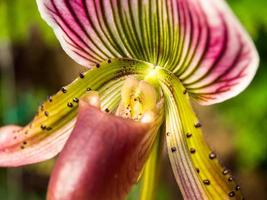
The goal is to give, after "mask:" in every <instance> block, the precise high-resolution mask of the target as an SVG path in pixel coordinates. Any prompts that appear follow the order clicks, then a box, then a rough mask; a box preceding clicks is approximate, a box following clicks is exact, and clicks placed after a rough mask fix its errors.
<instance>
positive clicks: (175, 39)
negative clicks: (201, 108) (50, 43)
mask: <svg viewBox="0 0 267 200" xmlns="http://www.w3.org/2000/svg"><path fill="white" fill-rule="evenodd" d="M37 4H38V7H39V10H40V12H41V15H42V17H43V18H44V19H45V20H46V21H47V22H48V24H49V25H50V26H51V27H52V28H53V29H54V31H55V34H56V36H57V37H58V39H59V41H60V43H61V45H62V47H63V49H64V50H65V51H66V52H67V54H68V55H70V56H71V57H72V58H73V59H74V60H75V61H76V62H78V63H79V64H81V65H83V66H86V67H87V68H89V69H90V70H89V71H87V72H86V73H81V74H80V76H79V77H78V78H77V79H76V80H75V81H74V82H73V83H71V84H70V85H68V86H66V87H63V88H62V89H61V90H60V91H59V92H58V93H57V94H56V95H54V96H52V97H49V99H48V100H47V101H46V102H45V103H44V104H42V105H41V106H40V109H39V111H38V114H37V115H36V117H35V118H34V119H33V121H32V122H31V123H29V124H28V125H27V126H25V127H17V126H7V127H3V128H2V129H0V165H1V166H6V167H14V166H22V165H26V164H31V163H36V162H40V161H43V160H46V159H50V158H52V157H54V156H55V155H57V154H58V153H59V152H60V151H61V150H62V149H63V151H62V153H61V154H60V156H59V159H58V161H57V163H56V166H55V169H54V171H53V173H52V176H51V180H50V184H49V191H48V199H51V200H54V199H56V200H57V199H64V200H66V199H81V200H83V199H98V200H99V199H100V200H101V199H124V198H125V196H126V194H127V193H128V191H129V189H130V188H131V186H132V185H133V184H134V183H136V181H137V180H139V177H140V175H142V180H143V181H142V183H143V184H142V190H141V196H140V197H141V199H146V200H149V199H153V190H154V186H155V185H154V179H155V178H154V176H155V173H156V170H157V166H158V165H159V154H160V153H159V149H160V144H161V140H162V139H165V140H166V143H167V148H168V155H169V158H170V161H171V165H172V169H173V172H174V175H175V178H176V181H177V183H178V185H179V188H180V190H181V192H182V194H183V197H184V199H198V200H199V199H242V198H243V197H242V194H241V192H240V187H239V186H238V185H236V184H235V183H234V181H233V178H232V176H231V175H230V174H229V171H228V170H227V169H225V168H223V167H222V166H221V165H220V163H219V161H218V159H217V156H216V154H215V153H214V152H213V151H211V149H210V148H209V147H208V146H207V144H206V143H205V141H204V138H203V135H202V131H201V124H200V123H199V121H198V119H197V117H196V115H195V113H194V111H193V110H192V107H191V104H190V97H191V98H192V99H194V100H195V101H197V102H198V103H200V104H202V105H210V104H214V103H219V102H222V101H224V100H227V99H229V98H231V97H234V96H236V95H238V94H239V93H240V92H241V91H243V90H244V89H245V88H246V87H247V86H248V84H249V83H250V82H251V80H252V78H253V77H254V75H255V72H256V70H257V66H258V62H259V59H258V54H257V51H256V49H255V47H254V45H253V43H252V41H251V39H250V38H249V36H248V35H247V33H246V32H245V31H244V29H243V28H242V26H241V25H240V23H239V22H238V20H237V19H236V17H235V16H234V15H233V13H232V12H231V10H230V9H229V7H228V6H227V5H226V3H225V2H224V1H223V0H128V1H126V0H37ZM78 105H80V106H79V107H80V108H79V111H78ZM92 105H93V106H92ZM100 110H102V111H106V113H105V112H101V111H100ZM115 115H116V116H115ZM125 118H126V119H125ZM74 127H75V128H74ZM163 132H164V133H166V134H164V137H161V136H162V134H161V133H163ZM145 163H146V164H145Z"/></svg>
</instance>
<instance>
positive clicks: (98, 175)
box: [47, 101, 157, 200]
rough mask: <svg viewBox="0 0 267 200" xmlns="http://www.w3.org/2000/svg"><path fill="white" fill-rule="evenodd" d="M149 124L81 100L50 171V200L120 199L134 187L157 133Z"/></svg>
mask: <svg viewBox="0 0 267 200" xmlns="http://www.w3.org/2000/svg"><path fill="white" fill-rule="evenodd" d="M150 129H151V124H143V123H139V122H135V121H133V120H126V119H123V118H120V117H115V116H113V115H110V114H107V113H104V112H101V111H100V110H98V109H97V108H95V107H92V106H89V105H88V104H87V103H85V102H83V101H81V103H80V109H79V113H78V118H77V122H76V125H75V128H74V130H73V132H72V134H71V136H70V138H69V139H68V142H67V143H66V145H65V147H64V149H63V151H62V152H61V154H60V156H59V159H58V160H57V162H56V166H55V168H54V170H53V172H52V175H51V179H50V183H49V189H48V197H47V198H48V199H49V200H72V199H79V200H87V199H91V200H107V199H109V200H120V199H124V198H125V196H126V194H127V193H128V192H129V189H130V188H131V186H132V185H133V184H135V183H136V181H137V178H138V176H139V175H140V172H141V170H142V168H143V165H144V163H145V161H146V159H147V157H148V154H149V152H150V149H151V146H152V144H153V142H154V139H155V135H156V133H157V132H152V133H151V132H150Z"/></svg>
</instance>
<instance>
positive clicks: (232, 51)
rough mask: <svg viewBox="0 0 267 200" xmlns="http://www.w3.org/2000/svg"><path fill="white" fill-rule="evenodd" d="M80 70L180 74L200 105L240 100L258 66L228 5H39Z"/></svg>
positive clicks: (51, 0)
mask: <svg viewBox="0 0 267 200" xmlns="http://www.w3.org/2000/svg"><path fill="white" fill-rule="evenodd" d="M37 3H38V6H39V10H40V12H41V14H42V16H43V18H44V19H45V20H46V21H47V22H48V23H49V24H50V25H51V26H52V27H53V28H54V31H55V33H56V35H57V37H58V39H59V40H60V43H61V45H62V47H63V48H64V49H65V51H66V52H67V53H68V54H69V55H70V56H71V57H72V58H73V59H74V60H76V61H77V62H78V63H80V64H81V65H84V66H87V67H91V66H92V65H94V64H96V63H98V62H100V61H102V60H105V59H108V58H122V57H127V58H133V59H139V60H143V61H147V62H150V63H152V64H155V65H157V66H161V67H164V68H166V69H168V70H170V71H172V72H173V73H175V74H176V75H177V76H178V77H179V79H180V80H181V81H182V82H183V84H184V86H185V87H186V88H187V90H188V92H189V93H190V94H191V95H192V96H193V97H194V98H195V99H196V100H197V101H198V102H199V103H201V104H204V105H208V104H213V103H218V102H221V101H224V100H226V99H229V98H231V97H233V96H236V95H237V94H238V93H240V92H241V91H242V90H244V89H245V88H246V87H247V85H248V84H249V83H250V82H251V80H252V78H253V77H254V74H255V72H256V69H257V66H258V62H259V61H258V55H257V52H256V49H255V47H254V45H253V43H252V41H251V39H250V38H249V36H248V34H247V33H246V31H245V30H244V29H243V28H242V26H241V25H240V23H239V22H238V20H237V19H236V17H235V16H234V15H233V13H232V11H231V10H230V9H229V7H228V6H227V4H226V3H225V2H224V0H129V1H125V0H37Z"/></svg>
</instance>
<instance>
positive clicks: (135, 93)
mask: <svg viewBox="0 0 267 200" xmlns="http://www.w3.org/2000/svg"><path fill="white" fill-rule="evenodd" d="M161 99H162V98H161V96H160V95H159V92H157V90H156V89H155V87H153V86H152V85H151V84H149V83H148V82H147V81H144V80H137V79H135V78H134V77H129V78H127V79H126V80H125V83H124V85H123V86H122V88H121V102H120V104H119V106H118V109H117V112H116V115H118V116H121V117H123V118H128V119H133V120H136V121H142V122H146V121H151V120H150V119H151V118H154V116H155V115H156V114H157V113H158V111H159V109H160V108H161V107H162V100H161Z"/></svg>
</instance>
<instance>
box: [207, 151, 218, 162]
mask: <svg viewBox="0 0 267 200" xmlns="http://www.w3.org/2000/svg"><path fill="white" fill-rule="evenodd" d="M216 157H217V155H216V153H214V152H211V153H210V155H209V158H210V159H211V160H213V159H215V158H216Z"/></svg>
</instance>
